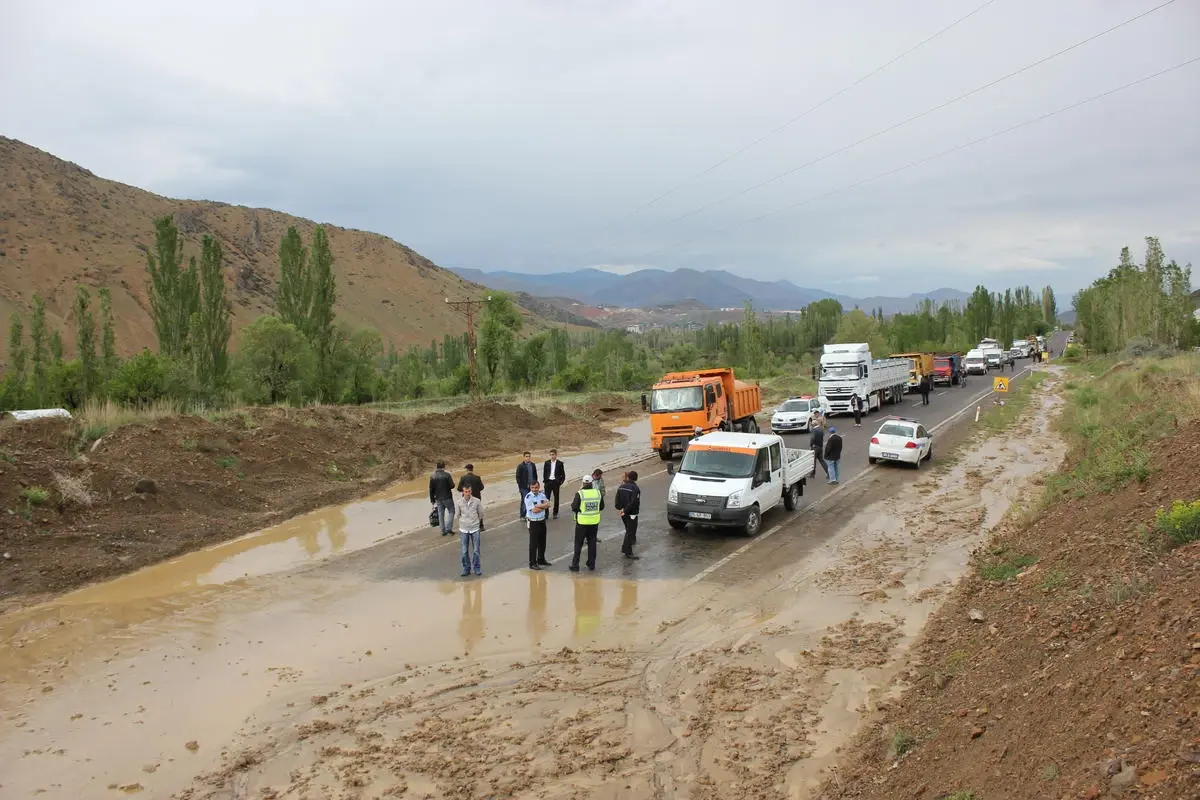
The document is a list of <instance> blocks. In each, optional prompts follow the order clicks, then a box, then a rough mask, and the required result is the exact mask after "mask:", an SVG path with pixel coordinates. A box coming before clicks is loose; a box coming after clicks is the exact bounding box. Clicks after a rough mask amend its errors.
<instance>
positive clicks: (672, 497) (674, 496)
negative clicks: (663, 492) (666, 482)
mask: <svg viewBox="0 0 1200 800" xmlns="http://www.w3.org/2000/svg"><path fill="white" fill-rule="evenodd" d="M667 502H668V503H678V502H679V490H678V489H676V488H675V487H674V486H672V487H671V488H670V489H668V490H667Z"/></svg>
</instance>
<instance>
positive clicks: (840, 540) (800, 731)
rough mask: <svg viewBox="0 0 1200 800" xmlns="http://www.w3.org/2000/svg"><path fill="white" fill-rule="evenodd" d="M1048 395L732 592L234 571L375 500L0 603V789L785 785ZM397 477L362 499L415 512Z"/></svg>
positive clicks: (816, 768) (996, 480) (15, 793)
mask: <svg viewBox="0 0 1200 800" xmlns="http://www.w3.org/2000/svg"><path fill="white" fill-rule="evenodd" d="M1055 402H1056V401H1055V399H1054V398H1053V397H1052V396H1047V397H1046V398H1045V405H1044V406H1043V407H1042V409H1041V411H1042V413H1041V414H1039V415H1037V416H1036V417H1035V418H1031V419H1030V420H1029V421H1027V422H1024V423H1022V425H1020V426H1018V428H1017V429H1016V430H1014V431H1013V432H1011V433H1009V434H1005V435H1000V436H997V437H994V438H992V439H989V440H987V441H985V442H983V443H980V444H977V445H974V446H970V447H967V448H966V449H965V451H964V453H963V454H962V456H961V457H960V458H958V459H957V460H956V461H955V462H954V463H953V464H949V465H948V466H945V467H942V468H940V469H934V470H932V471H928V472H922V473H919V474H918V473H913V478H912V483H913V485H912V489H911V490H905V491H903V492H901V493H899V494H897V495H894V496H890V497H886V498H870V499H869V501H868V502H865V503H861V504H860V505H858V507H856V508H847V509H846V513H845V517H844V519H845V522H844V524H842V525H841V527H840V528H838V529H837V531H836V532H835V533H834V534H833V535H830V536H828V537H826V538H825V539H824V540H823V541H822V542H821V543H820V544H818V545H815V546H814V545H813V544H812V542H810V541H808V540H807V539H806V537H804V536H802V535H799V534H800V532H801V531H802V530H803V528H802V527H799V528H798V527H797V526H793V525H789V526H788V528H787V530H786V531H783V532H781V533H780V534H779V536H778V537H774V538H772V537H768V536H765V535H764V536H760V537H759V539H758V540H754V543H753V546H752V547H749V548H747V549H746V550H745V552H744V554H739V556H738V557H737V558H736V559H735V560H732V561H731V562H730V563H729V564H728V565H727V566H726V567H724V568H723V570H724V571H735V572H737V576H739V577H740V578H743V579H741V580H738V581H735V582H734V583H732V584H731V583H730V581H729V580H728V576H726V579H725V580H721V581H717V580H708V579H705V580H701V581H682V580H681V581H662V580H660V581H642V582H635V581H624V580H603V579H596V578H591V577H576V576H570V575H563V574H561V573H560V574H555V573H546V572H543V573H527V572H523V571H522V572H506V573H501V574H499V575H496V576H494V577H486V578H484V579H482V580H479V581H471V582H459V581H397V582H377V583H375V582H366V581H361V580H357V581H356V580H353V577H352V576H340V577H339V576H336V575H331V574H328V572H326V571H322V572H319V573H318V572H316V571H308V572H303V573H299V574H295V575H288V576H287V580H286V581H278V580H275V581H261V580H248V579H247V578H246V577H245V576H247V575H249V576H254V575H262V574H263V573H264V571H273V558H275V557H278V558H280V559H282V560H284V561H288V560H289V559H291V561H290V563H291V564H293V565H294V564H297V563H305V562H306V561H307V560H308V559H309V558H314V557H315V558H319V557H322V554H325V555H327V554H328V553H329V552H335V551H336V549H335V548H336V547H338V545H337V544H336V541H337V539H338V538H339V537H340V536H341V534H336V533H335V534H333V535H330V533H329V531H331V530H344V531H347V533H346V537H347V538H346V539H345V541H344V542H343V544H342V545H341V547H342V548H343V551H344V550H345V549H346V548H352V547H365V546H369V544H371V543H372V542H373V541H374V538H372V537H375V536H378V535H388V528H387V526H386V525H384V524H381V519H382V520H383V521H385V522H386V516H382V515H384V514H388V515H391V516H392V521H391V522H392V524H394V525H395V526H396V528H394V529H392V530H393V533H392V534H391V535H395V531H396V530H397V529H398V528H399V527H401V526H400V524H399V523H398V522H397V520H399V519H400V517H399V516H398V512H396V511H395V509H394V508H389V507H388V502H389V501H388V500H386V499H384V498H370V499H368V501H364V502H367V503H373V504H374V505H372V506H367V508H374V509H375V510H374V511H372V512H370V514H367V512H366V511H365V510H359V511H356V512H353V513H354V514H359V515H360V516H351V514H350V512H348V511H346V510H343V511H341V512H333V511H325V512H318V513H317V514H315V515H310V517H311V518H312V519H313V520H315V521H314V522H313V523H311V524H310V525H308V526H307V527H304V526H301V527H300V528H296V529H293V530H294V531H295V532H294V533H292V534H290V535H285V534H284V533H283V532H282V529H284V528H286V527H287V526H279V527H278V528H276V529H272V531H264V532H262V533H261V534H255V535H254V536H253V537H246V538H247V539H248V540H254V541H257V542H258V544H257V545H254V544H250V545H243V544H242V542H243V541H245V540H239V542H236V543H233V542H231V543H229V545H227V546H231V545H238V546H239V547H242V546H244V547H246V548H247V549H245V550H240V549H239V547H231V549H230V550H228V551H225V555H224V556H216V555H213V554H212V552H211V551H205V553H197V554H193V556H194V557H195V559H196V560H195V561H194V562H193V563H189V564H187V565H184V564H183V562H187V561H188V560H189V559H190V558H192V557H191V556H189V557H185V558H183V559H179V560H178V562H175V563H173V564H171V565H161V568H162V577H161V578H157V579H156V578H153V577H152V576H148V575H145V574H141V573H139V574H136V575H131V576H127V578H124V579H120V580H118V581H113V582H111V583H110V584H104V585H102V586H97V587H92V588H90V589H85V590H82V591H81V592H77V593H74V595H68V596H66V597H64V598H61V599H60V600H59V601H57V602H56V603H55V604H47V606H44V607H40V610H39V608H35V609H29V612H30V613H28V614H26V615H25V616H23V617H21V618H19V619H12V620H10V619H8V618H0V626H6V627H3V628H2V629H0V634H2V635H4V636H5V637H6V640H7V641H8V642H9V646H7V647H6V648H5V649H4V650H3V652H2V653H0V676H2V678H0V680H2V682H0V708H3V710H4V720H3V721H4V725H3V728H2V729H0V763H3V764H5V767H6V769H5V770H4V771H3V773H0V798H9V797H12V798H25V797H31V796H34V793H35V792H43V793H44V794H42V795H41V796H47V797H63V798H67V797H71V798H76V797H94V796H108V795H114V796H120V794H121V793H122V792H124V793H129V794H142V793H144V794H143V796H150V797H168V796H171V794H172V793H175V792H179V791H184V790H187V789H189V788H190V789H191V790H194V791H195V794H194V795H191V794H189V795H188V796H189V797H193V796H194V797H196V798H200V797H204V798H207V797H229V796H238V797H242V796H245V797H257V796H264V794H263V793H264V792H265V793H266V795H265V796H273V795H271V794H270V793H271V792H280V795H279V796H289V797H300V796H311V797H326V796H343V794H344V793H345V792H347V791H351V792H355V791H356V792H359V793H360V794H361V795H362V796H377V795H381V793H382V792H383V791H385V790H388V789H389V788H394V787H396V786H398V785H402V786H405V787H407V789H408V790H409V792H410V794H409V795H407V796H429V797H441V796H446V795H447V794H454V796H464V797H466V796H470V797H486V796H490V795H496V796H506V797H508V796H535V795H536V796H538V797H545V798H551V799H554V798H567V797H574V796H577V795H578V793H579V792H581V791H584V792H591V795H590V796H596V797H612V798H616V797H622V798H633V799H634V800H640V799H641V798H651V797H671V796H676V795H680V796H682V795H689V796H693V797H697V798H703V799H704V800H709V799H710V798H711V799H713V800H715V798H724V797H733V796H742V797H753V798H759V797H761V798H767V797H772V798H773V797H781V796H782V797H789V798H795V799H796V800H800V799H801V798H807V797H810V796H811V792H812V790H813V787H814V786H816V784H817V782H818V781H819V779H820V776H821V774H822V771H823V770H826V769H828V768H830V767H831V766H832V765H833V764H834V762H835V758H836V752H837V748H838V747H839V746H841V745H843V744H845V743H846V742H848V741H849V739H850V737H851V736H852V735H853V732H854V731H855V729H856V728H857V727H858V725H859V724H860V723H861V722H862V720H863V719H864V717H865V716H866V715H868V714H869V713H870V712H871V709H872V708H873V707H874V705H875V704H877V703H878V702H880V701H881V700H883V699H884V698H885V697H886V696H887V695H888V694H889V692H894V691H896V688H888V687H894V686H895V684H894V679H895V678H896V677H897V676H898V675H899V674H900V673H901V670H902V666H903V663H904V655H905V653H906V651H907V648H908V646H909V645H910V644H911V643H912V642H913V641H914V640H915V637H916V636H918V635H919V633H920V631H921V629H922V628H923V626H924V624H925V622H926V620H927V619H928V616H929V614H931V613H932V611H933V610H934V609H935V608H936V607H937V605H938V603H939V602H940V599H941V598H942V597H943V596H944V595H945V593H946V592H947V591H949V590H950V588H952V586H953V584H954V582H955V581H956V580H957V579H958V578H959V577H960V576H961V575H962V574H963V573H964V572H965V570H966V569H967V565H968V561H969V557H970V553H971V551H972V550H973V549H974V548H975V547H977V546H978V545H979V543H980V542H981V541H982V540H983V539H984V537H985V536H986V534H987V532H988V531H989V530H990V529H991V527H992V526H994V525H995V524H997V523H998V522H999V521H1000V520H1001V518H1002V517H1003V516H1004V514H1005V513H1006V512H1007V511H1008V509H1009V508H1010V507H1011V505H1012V503H1013V502H1014V501H1015V500H1019V499H1020V498H1021V496H1022V493H1023V492H1025V491H1027V490H1028V481H1029V478H1030V477H1031V476H1032V475H1034V474H1036V473H1038V472H1041V471H1044V470H1047V469H1052V468H1054V466H1055V465H1057V463H1058V462H1059V461H1060V460H1061V457H1062V447H1061V444H1060V443H1058V442H1057V441H1056V440H1055V439H1054V438H1053V437H1052V435H1051V434H1050V433H1049V431H1048V428H1047V427H1046V422H1045V421H1046V420H1048V418H1049V416H1050V415H1051V412H1052V411H1053V409H1054V404H1055ZM634 441H636V442H637V443H638V447H639V448H641V447H642V445H641V442H644V437H641V436H637V437H635V438H634ZM640 452H641V450H640V449H639V454H640ZM594 458H595V459H597V461H610V460H612V459H613V458H615V456H614V455H612V454H605V453H597V454H595V455H594ZM574 461H575V463H580V467H579V469H582V463H581V459H580V458H579V457H576V458H575V459H574ZM494 466H495V468H494V470H492V471H494V472H495V474H496V475H497V476H498V480H499V479H501V478H507V477H508V476H509V471H510V470H511V466H512V465H511V463H502V464H497V465H494ZM572 471H573V472H575V473H576V474H578V471H576V470H575V469H573V470H572ZM486 480H487V476H486V475H485V481H486ZM422 483H423V482H422ZM405 492H407V495H406V494H405ZM423 492H424V486H423V485H410V486H408V487H407V488H406V489H405V488H402V487H395V493H393V494H391V495H390V497H391V500H392V502H393V503H395V502H396V501H399V504H403V503H404V502H412V503H413V505H412V512H411V513H414V514H418V513H419V516H420V517H421V518H422V519H418V520H416V522H417V523H422V522H423V521H424V520H423V517H424V515H425V514H427V513H428V511H427V502H426V501H427V498H426V497H424V496H423ZM335 513H340V514H342V515H343V517H344V519H345V521H344V522H341V521H339V519H340V518H334V517H330V516H328V515H330V514H335ZM289 524H291V523H289ZM800 524H801V526H802V525H803V519H802V518H801V520H800ZM318 528H319V530H316V534H315V535H316V537H317V543H318V546H317V547H316V548H315V550H316V551H317V552H316V553H315V554H313V555H309V553H310V549H314V548H313V545H312V542H311V541H309V544H308V545H306V544H305V537H307V536H308V535H309V534H311V533H313V532H314V529H318ZM372 528H375V529H378V530H377V531H374V532H373V531H371V530H370V529H372ZM255 537H259V538H258V539H255ZM351 537H357V538H354V539H353V542H354V543H353V544H351ZM259 547H261V548H271V547H278V548H280V549H279V550H275V551H271V552H273V553H278V554H279V555H278V556H272V557H271V558H267V557H266V556H265V555H264V553H262V552H259V553H254V551H255V550H256V549H257V548H259ZM216 549H218V548H213V550H216ZM243 553H245V554H249V553H254V555H242V554H243ZM239 558H240V559H242V560H240V561H238V559H239ZM235 561H236V562H237V565H236V566H232V563H233V562H235ZM153 569H158V568H151V570H153ZM151 570H146V571H144V572H146V573H149V572H151ZM222 581H224V582H222ZM89 593H90V594H89ZM14 616H15V615H14ZM464 726H466V727H464ZM462 730H470V731H471V732H472V733H471V736H472V742H473V743H474V744H473V749H474V757H473V758H471V759H466V760H464V759H462V758H461V744H462V739H461V736H462V734H461V732H460V731H462ZM367 741H369V742H373V743H378V745H379V747H375V745H372V746H371V747H364V746H363V745H362V742H367ZM208 772H215V773H216V774H215V775H214V776H213V777H212V778H211V779H210V780H208V781H204V782H200V783H194V782H193V778H194V777H195V776H197V775H198V774H201V773H208ZM347 781H352V782H350V783H347ZM109 787H111V789H110V788H109ZM355 787H357V788H355ZM735 789H736V791H735ZM364 792H365V794H363V793H364ZM354 796H358V795H354Z"/></svg>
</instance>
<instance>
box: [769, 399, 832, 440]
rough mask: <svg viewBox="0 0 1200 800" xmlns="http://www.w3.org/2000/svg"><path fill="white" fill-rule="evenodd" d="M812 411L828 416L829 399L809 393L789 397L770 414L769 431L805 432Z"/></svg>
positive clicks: (810, 419)
mask: <svg viewBox="0 0 1200 800" xmlns="http://www.w3.org/2000/svg"><path fill="white" fill-rule="evenodd" d="M814 413H816V414H820V415H821V416H823V417H827V416H829V401H828V400H826V399H825V398H824V397H814V396H813V395H810V394H805V395H801V396H799V397H789V398H788V399H787V400H784V401H783V402H782V403H780V404H779V408H777V409H775V413H774V414H772V415H771V433H806V432H807V431H808V427H809V424H810V423H811V421H812V417H813V414H814Z"/></svg>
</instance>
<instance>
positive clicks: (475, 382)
mask: <svg viewBox="0 0 1200 800" xmlns="http://www.w3.org/2000/svg"><path fill="white" fill-rule="evenodd" d="M491 299H492V296H491V295H490V294H489V295H488V296H487V299H485V300H451V299H450V298H449V297H447V298H445V300H446V305H448V306H452V307H454V308H455V309H457V310H459V311H461V312H463V313H464V314H466V315H467V364H468V365H470V370H471V378H470V380H471V397H473V398H478V397H479V373H478V371H477V370H476V368H475V309H477V308H482V307H483V306H484V305H486V304H487V303H488V302H489V301H490V300H491Z"/></svg>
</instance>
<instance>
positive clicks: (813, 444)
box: [808, 420, 829, 478]
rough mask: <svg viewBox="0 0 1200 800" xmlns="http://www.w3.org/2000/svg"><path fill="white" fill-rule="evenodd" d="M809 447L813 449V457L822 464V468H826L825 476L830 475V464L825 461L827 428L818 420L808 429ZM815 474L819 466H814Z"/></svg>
mask: <svg viewBox="0 0 1200 800" xmlns="http://www.w3.org/2000/svg"><path fill="white" fill-rule="evenodd" d="M808 448H809V449H810V450H812V451H813V458H815V459H816V460H817V463H818V464H820V465H821V469H823V470H825V477H826V478H828V477H829V465H828V464H826V463H825V429H824V428H822V427H821V423H820V421H819V420H818V421H816V422H814V423H813V425H812V426H811V427H810V428H809V429H808ZM813 474H814V475H816V474H817V468H816V467H813Z"/></svg>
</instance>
